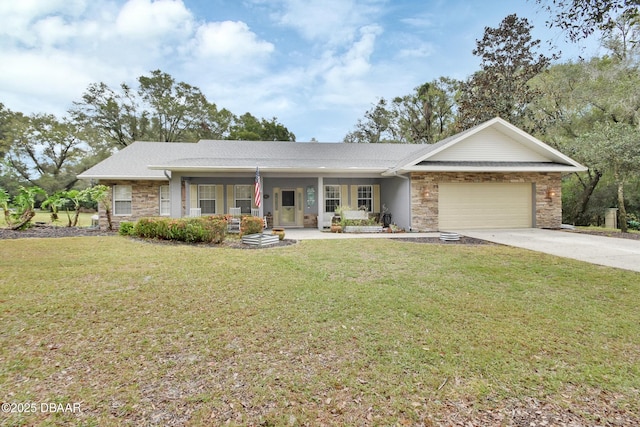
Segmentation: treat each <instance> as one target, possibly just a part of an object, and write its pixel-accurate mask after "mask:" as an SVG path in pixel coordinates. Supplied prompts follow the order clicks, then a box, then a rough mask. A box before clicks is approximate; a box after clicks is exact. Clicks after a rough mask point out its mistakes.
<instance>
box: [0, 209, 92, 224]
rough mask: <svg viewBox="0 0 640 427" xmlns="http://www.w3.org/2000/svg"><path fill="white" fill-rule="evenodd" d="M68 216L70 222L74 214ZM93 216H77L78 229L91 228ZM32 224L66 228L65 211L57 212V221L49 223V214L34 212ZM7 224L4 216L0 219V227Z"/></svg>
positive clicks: (83, 213) (86, 214) (85, 214)
mask: <svg viewBox="0 0 640 427" xmlns="http://www.w3.org/2000/svg"><path fill="white" fill-rule="evenodd" d="M69 215H71V220H73V217H74V215H75V213H74V212H69ZM93 215H95V214H94V213H86V212H81V213H80V215H79V216H78V227H90V226H91V217H92V216H93ZM31 222H32V224H35V223H36V222H41V223H44V224H48V225H55V226H58V227H66V226H67V224H68V222H69V220H68V218H67V212H66V211H62V212H58V220H57V221H51V213H50V212H43V211H40V210H38V211H36V215H35V216H34V217H33V219H32V220H31ZM6 225H7V223H6V221H5V220H4V216H2V217H0V227H6Z"/></svg>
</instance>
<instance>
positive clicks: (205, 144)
mask: <svg viewBox="0 0 640 427" xmlns="http://www.w3.org/2000/svg"><path fill="white" fill-rule="evenodd" d="M418 148H419V147H417V146H415V145H407V144H346V143H335V144H331V143H300V142H282V141H229V140H223V141H213V140H202V141H200V142H198V143H197V144H193V143H168V142H164V143H163V142H135V143H133V144H131V145H129V146H128V147H126V148H124V149H122V150H120V151H119V152H117V153H115V154H114V155H113V156H112V157H110V158H108V159H106V160H104V161H103V162H101V163H99V164H97V165H96V166H94V167H92V168H90V169H89V170H87V171H85V172H84V173H82V174H81V175H80V176H79V177H80V178H85V179H91V178H93V179H106V178H112V177H120V178H122V179H125V178H132V179H133V178H137V179H163V178H164V170H197V169H202V170H212V169H249V170H251V169H255V167H256V166H259V167H260V168H261V169H269V168H271V169H292V170H304V169H319V168H323V169H327V170H354V169H359V170H366V171H378V172H380V173H381V172H383V171H385V170H387V169H388V168H389V167H390V166H392V165H394V164H396V163H397V162H398V161H399V160H400V159H402V158H404V157H406V156H407V155H408V154H409V153H411V152H414V151H416V150H417V149H418Z"/></svg>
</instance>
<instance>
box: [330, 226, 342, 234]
mask: <svg viewBox="0 0 640 427" xmlns="http://www.w3.org/2000/svg"><path fill="white" fill-rule="evenodd" d="M331 232H332V233H342V226H341V225H339V224H331Z"/></svg>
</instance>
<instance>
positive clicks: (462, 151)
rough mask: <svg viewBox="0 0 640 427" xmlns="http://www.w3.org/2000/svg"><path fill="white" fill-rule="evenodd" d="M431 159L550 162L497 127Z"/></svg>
mask: <svg viewBox="0 0 640 427" xmlns="http://www.w3.org/2000/svg"><path fill="white" fill-rule="evenodd" d="M429 160H440V161H491V162H548V161H550V160H549V158H547V157H545V156H543V155H541V154H539V153H538V152H536V151H534V150H532V149H530V148H528V147H526V146H524V145H523V144H520V143H519V142H517V141H514V140H513V139H511V138H509V137H507V136H506V135H504V134H503V133H501V132H498V131H497V130H495V129H491V128H489V129H485V130H483V131H481V132H478V133H477V134H475V135H471V136H470V137H468V138H467V139H465V140H463V141H460V142H458V143H457V144H455V145H453V146H451V147H449V148H447V149H446V150H444V151H442V152H440V153H437V154H435V155H434V156H432V157H430V158H429Z"/></svg>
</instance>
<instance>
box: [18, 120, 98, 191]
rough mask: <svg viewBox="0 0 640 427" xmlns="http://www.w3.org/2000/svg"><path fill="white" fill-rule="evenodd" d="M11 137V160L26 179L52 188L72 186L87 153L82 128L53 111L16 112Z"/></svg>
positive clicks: (51, 189) (48, 188)
mask: <svg viewBox="0 0 640 427" xmlns="http://www.w3.org/2000/svg"><path fill="white" fill-rule="evenodd" d="M7 140H8V142H9V144H10V146H9V150H8V152H7V153H6V157H7V164H8V165H10V166H11V168H12V169H13V170H14V171H15V172H16V173H17V174H18V175H19V176H20V177H21V179H23V180H24V181H25V182H28V183H30V184H31V185H36V186H39V187H43V188H44V189H46V191H48V192H55V191H58V190H61V189H69V188H71V187H72V186H73V185H74V184H75V183H76V181H77V178H76V174H77V173H79V172H80V170H79V169H80V168H79V165H81V164H82V161H83V159H84V158H85V156H86V155H87V148H88V147H87V146H86V143H85V142H84V140H83V139H82V138H81V133H80V131H79V129H78V128H77V127H76V126H75V125H73V124H72V123H70V122H67V121H59V120H58V119H57V118H56V117H55V116H53V115H51V114H36V115H32V116H28V117H27V116H22V115H16V116H14V118H13V119H12V121H11V124H10V126H9V130H8V131H7Z"/></svg>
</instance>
